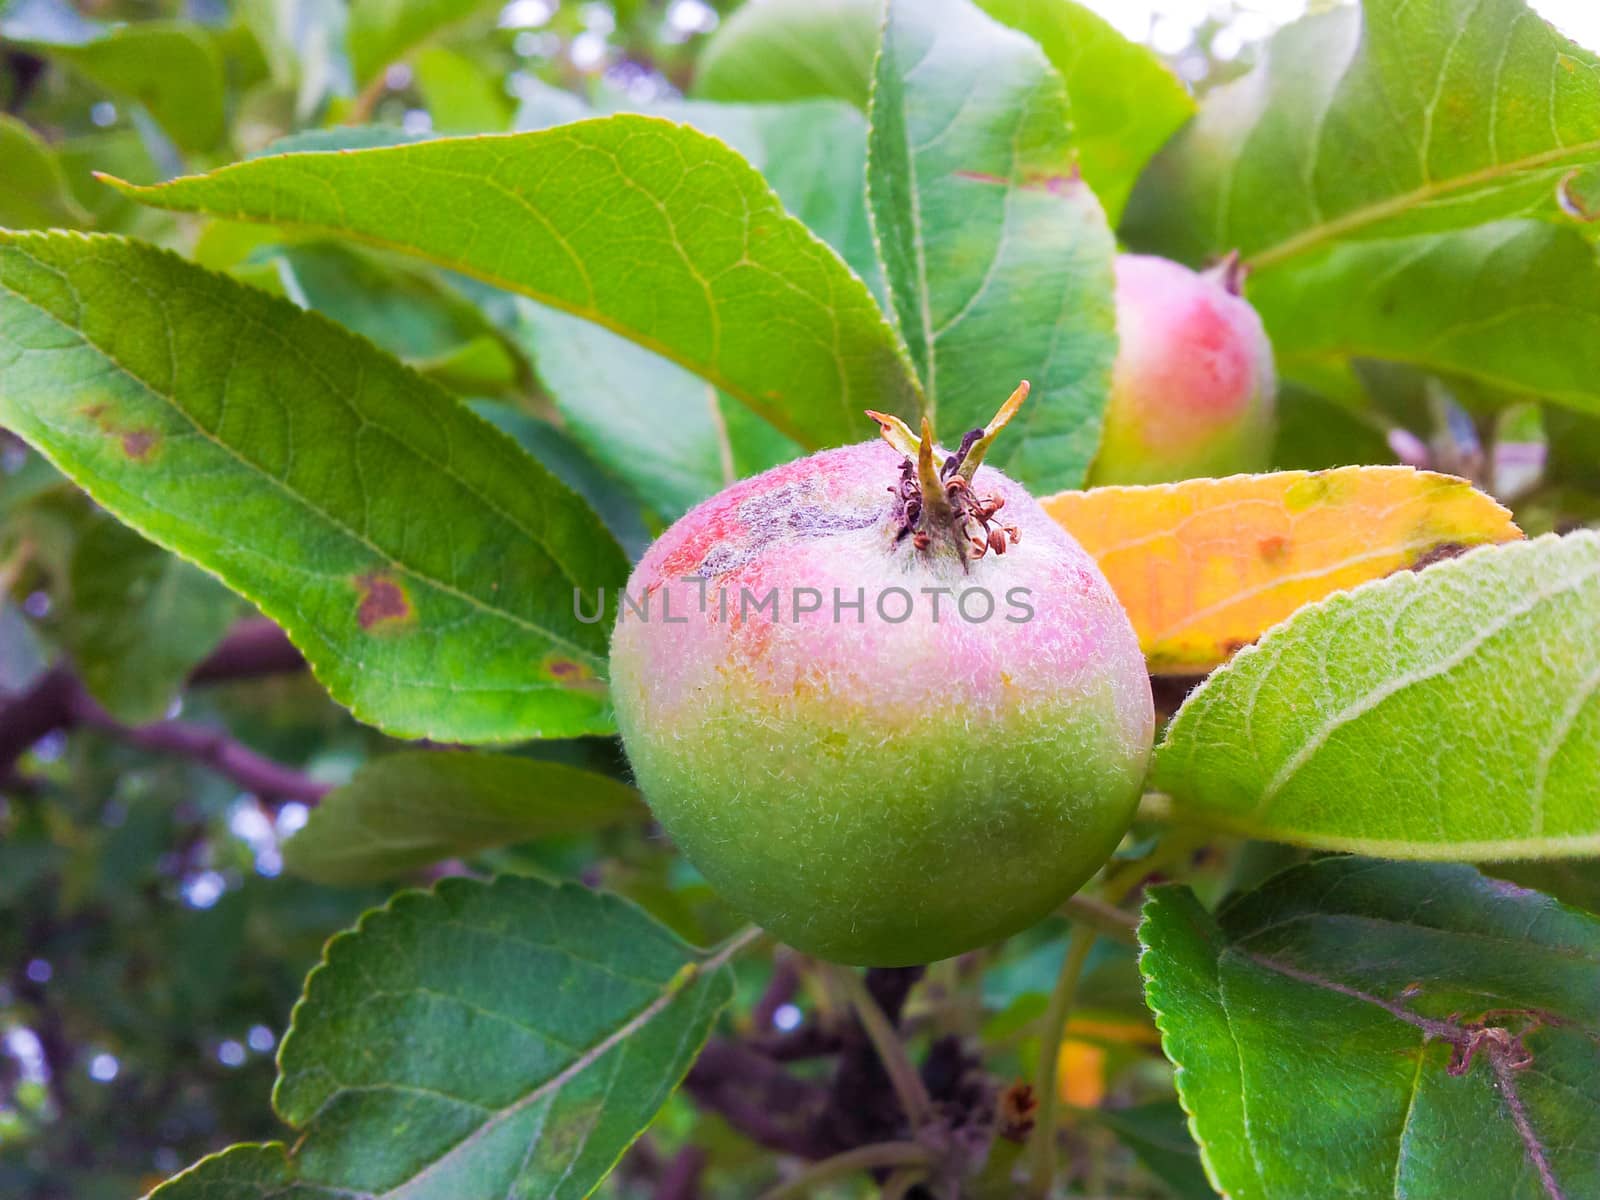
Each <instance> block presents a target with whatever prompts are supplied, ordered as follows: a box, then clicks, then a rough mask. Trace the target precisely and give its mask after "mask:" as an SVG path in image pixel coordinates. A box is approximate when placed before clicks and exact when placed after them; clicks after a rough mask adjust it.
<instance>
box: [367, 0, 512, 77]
mask: <svg viewBox="0 0 1600 1200" xmlns="http://www.w3.org/2000/svg"><path fill="white" fill-rule="evenodd" d="M494 7H495V6H494V5H490V4H485V3H484V2H483V0H351V4H350V21H349V26H348V28H347V30H346V33H345V39H346V45H348V46H349V48H350V67H351V70H352V71H354V73H355V81H356V86H357V87H365V86H366V85H367V84H368V83H370V82H371V81H372V80H374V79H375V78H377V76H378V75H379V74H380V73H382V71H383V69H384V68H385V67H387V66H388V65H389V64H390V63H392V62H397V61H398V60H400V59H402V58H404V57H405V56H406V55H407V54H409V53H410V52H411V51H412V50H415V49H416V48H417V47H418V46H420V45H422V44H423V43H424V42H426V41H428V40H429V39H430V38H432V37H434V36H436V35H437V34H439V33H441V32H442V31H444V30H446V29H448V28H450V27H451V26H452V25H456V24H458V23H460V22H462V21H465V20H467V19H468V18H469V17H472V16H475V15H476V14H478V13H481V12H486V11H492V9H493V8H494Z"/></svg>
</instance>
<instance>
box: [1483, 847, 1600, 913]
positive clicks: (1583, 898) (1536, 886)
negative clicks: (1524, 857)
mask: <svg viewBox="0 0 1600 1200" xmlns="http://www.w3.org/2000/svg"><path fill="white" fill-rule="evenodd" d="M1482 869H1483V871H1484V873H1485V874H1487V875H1492V876H1494V877H1495V878H1496V879H1507V880H1510V881H1511V882H1512V883H1515V884H1517V885H1518V886H1520V887H1525V888H1532V889H1533V890H1534V891H1537V892H1543V893H1544V894H1545V895H1547V896H1553V897H1555V898H1556V899H1557V900H1559V901H1561V903H1563V904H1570V905H1572V906H1573V907H1574V908H1583V909H1587V910H1588V911H1590V912H1592V913H1600V859H1593V858H1568V859H1552V860H1548V861H1545V862H1497V863H1484V864H1483V868H1482Z"/></svg>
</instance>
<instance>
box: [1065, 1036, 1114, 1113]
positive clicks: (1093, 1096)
mask: <svg viewBox="0 0 1600 1200" xmlns="http://www.w3.org/2000/svg"><path fill="white" fill-rule="evenodd" d="M1056 1078H1057V1079H1059V1080H1060V1081H1061V1083H1060V1091H1061V1099H1062V1102H1063V1103H1066V1104H1070V1105H1072V1106H1073V1107H1074V1108H1099V1107H1100V1101H1102V1100H1104V1099H1105V1098H1106V1052H1105V1050H1104V1049H1103V1048H1101V1047H1100V1046H1096V1045H1095V1044H1094V1043H1093V1042H1079V1041H1074V1040H1073V1039H1071V1038H1068V1039H1067V1040H1066V1041H1063V1042H1062V1043H1061V1059H1060V1063H1059V1065H1058V1067H1057V1069H1056Z"/></svg>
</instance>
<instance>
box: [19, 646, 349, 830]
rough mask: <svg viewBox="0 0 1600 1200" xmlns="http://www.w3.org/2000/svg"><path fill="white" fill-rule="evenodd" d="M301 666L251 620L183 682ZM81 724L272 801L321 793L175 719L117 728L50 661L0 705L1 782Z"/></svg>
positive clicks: (296, 655) (68, 673) (295, 654)
mask: <svg viewBox="0 0 1600 1200" xmlns="http://www.w3.org/2000/svg"><path fill="white" fill-rule="evenodd" d="M304 666H305V659H303V658H302V657H301V656H300V652H299V651H298V650H296V649H295V648H294V647H293V646H292V645H291V644H290V642H289V639H288V638H287V637H285V636H284V634H283V631H282V630H280V629H279V628H278V627H277V626H276V625H274V624H273V623H272V622H271V621H268V620H266V619H265V618H260V617H257V618H251V619H249V620H245V621H241V622H239V624H238V625H236V626H234V628H233V630H232V631H231V632H230V633H229V634H228V636H227V637H225V638H224V639H223V640H222V642H221V643H220V644H219V645H218V646H217V648H216V649H215V650H214V651H212V652H211V654H209V655H208V656H207V657H206V658H205V659H204V661H202V662H201V663H200V665H199V666H198V667H196V668H195V669H194V671H192V672H191V673H190V675H189V682H190V683H191V684H200V683H221V682H224V681H227V680H236V679H257V678H260V677H262V676H264V675H275V674H282V673H283V672H286V671H296V670H299V669H301V668H303V667H304ZM81 725H89V726H92V727H94V728H98V729H101V730H104V731H105V732H108V733H111V734H113V735H114V736H117V737H119V738H121V739H122V740H123V741H126V742H129V743H130V744H132V745H137V746H141V747H142V748H144V749H147V750H161V751H168V752H171V753H176V754H182V755H185V756H186V757H190V758H194V759H196V760H197V761H200V762H203V763H205V764H206V765H208V766H210V767H212V768H213V769H214V770H216V771H218V772H219V773H221V774H223V775H227V776H229V777H230V778H233V779H235V780H236V781H237V782H238V783H239V784H240V785H241V786H242V787H244V788H246V789H247V790H249V791H254V792H257V793H258V794H261V795H263V796H266V797H270V798H273V799H281V800H301V801H304V802H306V803H311V804H314V803H316V801H317V800H318V799H320V798H321V796H322V794H323V793H324V792H326V791H327V789H326V788H324V787H322V786H321V785H319V784H314V783H312V782H311V781H309V780H308V779H306V778H305V777H304V776H302V775H300V774H299V773H297V772H293V771H290V770H289V769H288V768H287V767H282V766H279V765H278V764H277V763H273V762H271V761H269V760H267V759H265V758H262V757H261V756H260V755H258V754H255V753H254V752H253V751H250V750H247V749H245V747H243V746H241V745H238V744H237V743H233V742H230V741H228V740H227V739H226V738H225V737H224V735H222V734H220V733H216V732H213V731H212V730H209V729H205V728H203V727H200V726H196V725H184V724H180V723H178V722H175V721H158V722H156V723H155V724H153V725H146V726H139V727H130V726H125V725H122V724H121V723H119V722H117V721H116V720H114V719H113V718H112V717H111V716H110V715H109V714H108V713H106V711H105V710H104V709H103V708H101V707H100V705H99V704H98V703H96V702H95V700H94V698H93V697H92V696H90V695H89V693H88V691H87V690H86V689H85V688H84V686H83V684H82V683H80V682H79V681H78V678H77V677H76V676H75V675H74V674H73V673H72V670H71V668H70V667H69V666H68V665H67V664H66V663H64V662H63V663H57V664H56V665H55V666H54V667H51V668H50V669H49V670H48V671H46V672H45V673H44V674H43V675H41V676H39V678H38V679H36V680H34V682H33V684H32V685H31V686H30V687H28V688H27V689H25V690H24V691H22V692H21V693H19V694H17V695H15V696H13V697H11V698H10V699H9V700H7V701H4V702H3V703H0V782H6V781H9V780H11V779H12V777H13V771H14V769H15V767H16V764H17V760H18V759H20V758H21V757H22V756H23V755H24V754H26V753H27V752H28V749H29V748H30V747H32V746H34V745H35V744H37V743H38V742H39V741H40V740H41V739H42V738H45V737H47V736H49V735H50V734H52V733H56V732H65V731H67V730H70V729H73V728H76V727H78V726H81ZM257 784H260V785H261V786H260V787H258V786H257ZM263 788H264V789H265V790H264V791H263V790H262V789H263Z"/></svg>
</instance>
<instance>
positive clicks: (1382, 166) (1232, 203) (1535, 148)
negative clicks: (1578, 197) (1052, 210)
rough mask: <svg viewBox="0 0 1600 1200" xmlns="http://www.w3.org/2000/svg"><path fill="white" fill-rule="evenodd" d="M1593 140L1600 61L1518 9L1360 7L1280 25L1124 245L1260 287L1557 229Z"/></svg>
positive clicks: (1149, 187) (1495, 2)
mask: <svg viewBox="0 0 1600 1200" xmlns="http://www.w3.org/2000/svg"><path fill="white" fill-rule="evenodd" d="M1363 17H1364V20H1363ZM1597 130H1600V59H1596V57H1595V56H1594V55H1593V54H1590V53H1589V52H1588V51H1586V50H1582V49H1580V48H1579V47H1577V46H1575V45H1573V44H1572V43H1571V42H1569V41H1567V40H1566V39H1565V38H1563V37H1561V35H1560V34H1558V33H1557V32H1556V31H1555V30H1554V29H1553V28H1552V27H1551V26H1549V25H1548V24H1546V23H1545V22H1544V21H1542V20H1540V19H1539V18H1538V16H1536V15H1535V14H1534V13H1533V12H1532V11H1530V10H1529V8H1528V6H1527V5H1526V4H1525V3H1523V0H1430V2H1429V3H1423V4H1417V3H1410V2H1409V0H1364V2H1363V4H1362V6H1361V10H1360V11H1359V12H1358V11H1357V10H1356V9H1354V8H1335V9H1333V10H1331V11H1329V12H1325V13H1321V14H1318V15H1315V16H1312V17H1308V18H1306V19H1304V20H1301V21H1297V22H1295V23H1294V24H1292V25H1289V26H1287V27H1286V28H1284V29H1283V30H1281V31H1280V32H1279V33H1278V34H1277V35H1276V36H1275V37H1274V38H1273V39H1272V42H1271V44H1270V46H1269V47H1268V49H1267V50H1266V51H1265V52H1264V54H1263V56H1262V61H1261V63H1260V64H1259V65H1258V66H1257V67H1256V68H1255V69H1254V70H1253V71H1251V72H1250V74H1248V75H1246V76H1245V77H1244V78H1242V79H1240V80H1237V81H1235V82H1233V83H1230V84H1227V85H1225V86H1223V87H1219V88H1216V89H1214V90H1213V91H1211V92H1210V93H1209V94H1208V95H1207V96H1206V99H1205V102H1204V103H1203V104H1202V105H1201V109H1200V115H1199V116H1198V117H1197V118H1196V119H1195V120H1194V122H1193V123H1191V124H1190V126H1189V127H1188V128H1187V129H1186V130H1184V131H1183V133H1182V134H1180V135H1179V136H1178V138H1176V139H1175V140H1174V142H1173V144H1172V145H1171V146H1170V147H1168V149H1167V150H1166V151H1165V152H1164V153H1163V154H1161V155H1159V156H1158V157H1157V158H1156V160H1155V162H1154V163H1152V164H1151V169H1150V170H1149V171H1147V172H1146V173H1145V174H1144V176H1143V178H1142V179H1141V180H1140V183H1139V187H1138V188H1137V189H1136V190H1135V192H1134V197H1133V200H1132V203H1131V204H1130V206H1129V210H1128V217H1127V220H1126V221H1125V222H1124V224H1123V228H1122V233H1123V235H1124V236H1125V237H1126V238H1128V240H1129V241H1130V242H1132V243H1133V244H1134V245H1135V246H1137V247H1139V248H1141V249H1150V250H1155V251H1157V252H1159V253H1163V254H1168V255H1171V256H1172V257H1174V258H1180V259H1183V260H1185V261H1188V262H1198V261H1200V260H1202V259H1205V258H1207V257H1209V256H1213V255H1217V254H1222V253H1225V252H1227V251H1229V250H1239V251H1240V252H1242V253H1243V255H1244V257H1245V260H1246V264H1247V265H1248V266H1250V267H1251V268H1252V269H1254V270H1256V271H1259V272H1265V271H1266V270H1268V269H1269V268H1272V267H1275V266H1277V265H1278V264H1280V263H1286V262H1288V261H1290V260H1292V259H1295V258H1297V257H1299V256H1301V255H1304V254H1306V253H1308V252H1311V251H1313V250H1317V249H1321V248H1323V247H1324V246H1326V245H1327V244H1328V243H1329V242H1332V241H1335V240H1338V239H1348V238H1370V237H1394V236H1397V235H1405V234H1416V233H1424V232H1428V233H1436V232H1440V231H1443V230H1452V229H1462V228H1465V227H1467V226H1470V225H1476V224H1479V223H1481V222H1484V221H1492V220H1496V219H1498V218H1502V217H1513V216H1524V215H1539V216H1545V217H1549V218H1551V219H1558V220H1565V219H1566V218H1564V217H1563V216H1562V214H1561V212H1560V209H1559V207H1558V205H1557V196H1556V187H1557V184H1558V183H1559V182H1560V180H1561V178H1562V177H1563V176H1564V175H1566V174H1567V172H1569V171H1571V170H1572V169H1573V168H1574V167H1582V166H1585V165H1588V164H1593V163H1596V162H1600V137H1597V136H1596V131H1597Z"/></svg>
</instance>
